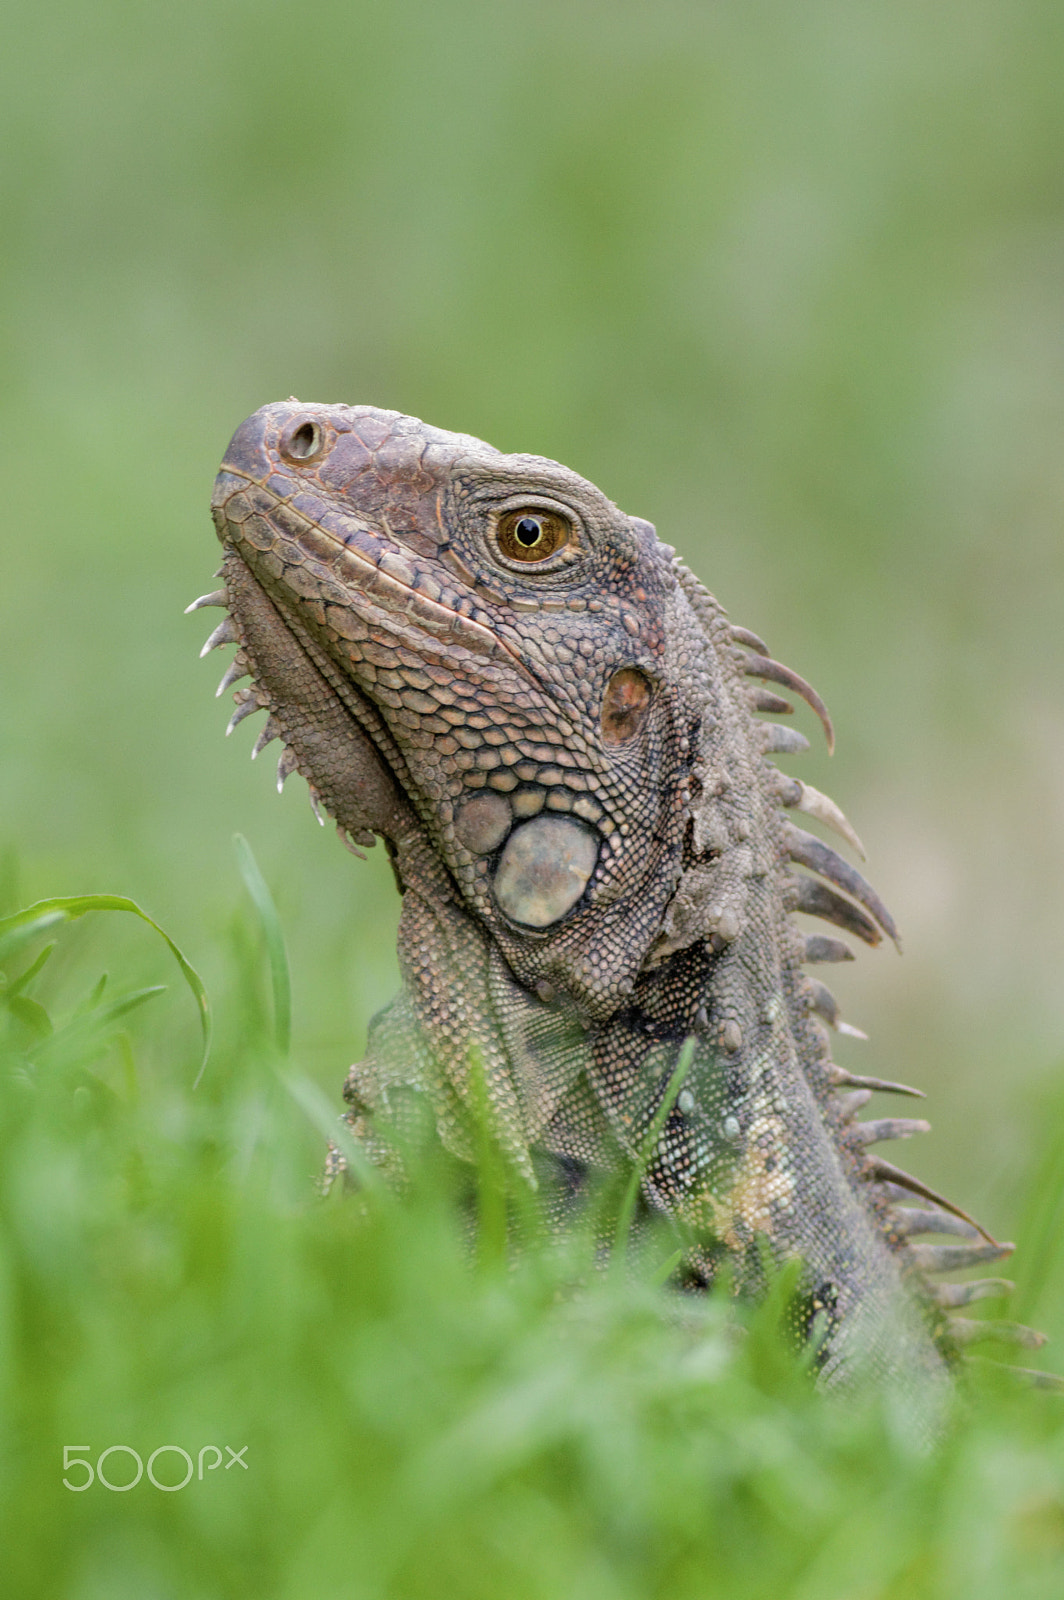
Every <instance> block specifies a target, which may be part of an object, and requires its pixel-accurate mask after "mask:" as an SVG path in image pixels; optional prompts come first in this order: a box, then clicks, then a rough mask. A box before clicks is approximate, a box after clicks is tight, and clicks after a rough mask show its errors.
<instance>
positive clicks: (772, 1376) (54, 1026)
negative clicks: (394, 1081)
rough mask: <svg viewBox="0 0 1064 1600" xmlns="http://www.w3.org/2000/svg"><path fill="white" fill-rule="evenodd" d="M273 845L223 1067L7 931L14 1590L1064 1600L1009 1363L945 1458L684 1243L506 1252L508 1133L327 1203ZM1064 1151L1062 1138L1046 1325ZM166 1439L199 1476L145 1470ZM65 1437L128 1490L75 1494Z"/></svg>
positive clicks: (1033, 1429)
mask: <svg viewBox="0 0 1064 1600" xmlns="http://www.w3.org/2000/svg"><path fill="white" fill-rule="evenodd" d="M241 859H242V869H243V871H244V875H245V882H246V883H247V885H248V888H249V890H250V892H251V899H252V904H253V906H254V907H255V922H254V924H253V925H251V926H250V927H249V926H248V925H246V924H245V925H244V926H243V928H242V929H238V930H237V933H236V934H235V935H234V951H235V953H236V954H237V956H238V958H239V959H238V967H239V970H238V972H237V978H236V981H235V982H234V985H233V993H232V994H230V995H228V996H223V997H221V1002H220V1004H219V1006H218V1011H219V1022H220V1024H221V1026H220V1028H219V1032H220V1035H221V1037H222V1040H223V1043H222V1044H221V1045H220V1046H219V1047H218V1048H217V1050H216V1052H215V1054H214V1056H213V1057H212V1059H211V1060H210V1062H209V1064H208V1067H207V1070H206V1072H205V1073H204V1075H203V1077H202V1080H201V1081H200V1084H199V1086H198V1088H196V1089H195V1090H193V1083H194V1081H195V1079H196V1075H197V1071H198V1068H199V1063H198V1061H197V1060H196V1059H195V1058H194V1057H190V1056H185V1055H184V1054H181V1055H174V1056H173V1058H172V1059H171V1058H168V1057H167V1054H166V1051H165V1040H161V1039H158V1038H156V1039H155V1040H154V1041H152V1042H153V1044H154V1052H155V1058H156V1059H157V1060H159V1061H161V1062H163V1063H164V1065H163V1066H162V1067H161V1068H156V1069H155V1070H153V1071H152V1072H150V1073H149V1072H147V1071H145V1070H144V1069H143V1068H142V1066H141V1065H140V1062H141V1058H142V1055H143V1054H145V1053H146V1051H145V1048H144V1047H145V1045H146V1043H147V1042H148V1041H149V1040H150V1037H151V1036H150V1030H151V1028H152V994H151V993H150V992H147V991H144V990H140V991H129V992H126V991H124V990H123V988H122V984H121V982H120V981H119V982H118V983H107V984H103V983H97V984H96V985H95V986H94V987H93V988H92V989H91V990H90V991H89V992H88V993H87V994H86V995H79V994H76V993H71V992H67V991H68V988H69V980H62V979H60V980H53V981H50V973H51V971H52V967H51V966H50V965H49V962H48V959H47V955H46V954H45V952H46V951H47V949H48V944H47V942H46V941H47V940H48V939H50V938H59V939H62V938H63V937H64V930H63V926H62V921H63V919H62V918H60V917H56V918H54V921H53V925H52V926H51V927H50V928H49V927H45V926H43V925H39V923H40V915H43V913H42V914H40V915H39V916H38V922H37V923H33V922H32V921H31V920H24V921H23V922H22V923H19V924H17V925H16V924H12V923H10V922H8V923H7V924H3V925H0V968H2V971H3V979H2V985H0V1054H2V1057H3V1071H2V1074H0V1113H2V1115H0V1145H2V1149H0V1216H2V1235H0V1390H2V1403H3V1421H2V1434H0V1474H2V1476H0V1506H2V1527H3V1530H4V1534H3V1538H2V1539H0V1563H2V1567H3V1569H6V1570H3V1571H2V1573H0V1589H2V1592H3V1594H4V1595H5V1596H11V1597H13V1600H15V1597H17V1600H22V1597H23V1596H27V1597H28V1596H38V1595H39V1596H51V1595H55V1596H62V1597H63V1600H105V1597H106V1600H124V1597H126V1596H129V1597H131V1600H133V1597H135V1600H155V1597H160V1600H161V1597H170V1596H174V1597H178V1596H179V1597H181V1600H185V1597H200V1596H202V1597H215V1596H226V1597H228V1596H248V1597H254V1600H271V1597H274V1596H277V1597H284V1600H289V1597H291V1600H311V1597H318V1596H323V1595H327V1594H335V1595H343V1596H351V1597H354V1600H361V1597H363V1596H364V1597H366V1600H376V1597H382V1600H383V1597H389V1600H421V1597H423V1596H424V1597H425V1600H428V1597H430V1596H431V1597H433V1600H436V1597H441V1596H447V1597H451V1596H454V1597H460V1600H464V1597H478V1600H479V1597H483V1600H500V1597H505V1600H525V1597H528V1600H540V1597H542V1600H563V1597H570V1596H571V1597H573V1600H577V1597H579V1600H630V1597H632V1600H634V1597H643V1596H661V1597H665V1596H668V1597H669V1600H687V1597H690V1600H704V1597H706V1596H717V1595H719V1596H726V1597H732V1596H734V1597H737V1600H738V1597H742V1600H754V1597H761V1596H766V1595H771V1596H773V1597H774V1600H782V1597H787V1600H791V1597H793V1600H880V1597H883V1600H887V1597H890V1600H924V1597H929V1600H930V1597H942V1600H954V1597H958V1596H962V1595H963V1596H964V1597H965V1600H983V1597H985V1600H1001V1597H1002V1596H1005V1595H1007V1596H1009V1600H1025V1597H1028V1596H1031V1597H1036V1596H1037V1597H1041V1596H1046V1597H1053V1600H1059V1596H1060V1594H1061V1592H1062V1590H1064V1399H1061V1398H1058V1397H1057V1396H1055V1395H1047V1394H1044V1393H1029V1392H1026V1391H1024V1390H1022V1389H1017V1388H1015V1387H1014V1386H1012V1385H1011V1384H1003V1383H1001V1382H1000V1381H995V1380H993V1379H991V1378H987V1377H984V1378H983V1379H982V1380H977V1381H976V1382H975V1383H974V1384H973V1385H971V1386H970V1387H969V1391H968V1392H967V1393H966V1394H965V1395H964V1396H963V1398H961V1399H959V1401H958V1404H957V1407H956V1415H955V1417H954V1420H953V1425H952V1428H951V1430H950V1432H949V1434H948V1436H947V1437H946V1438H945V1439H944V1441H943V1443H942V1445H941V1447H940V1448H939V1449H938V1450H937V1451H934V1452H928V1451H926V1450H924V1449H922V1448H921V1447H920V1446H919V1444H918V1443H917V1442H916V1440H915V1438H914V1433H913V1429H912V1427H911V1419H909V1418H908V1417H907V1416H906V1414H905V1412H904V1409H903V1408H902V1407H900V1406H899V1405H898V1404H897V1402H896V1401H890V1400H889V1399H887V1398H885V1397H883V1396H879V1395H877V1394H875V1393H867V1394H864V1395H861V1396H856V1397H855V1396H849V1397H847V1399H846V1400H845V1401H844V1402H842V1401H837V1400H836V1401H832V1400H827V1399H824V1398H823V1397H820V1396H818V1395H816V1394H815V1393H814V1392H813V1391H812V1388H811V1385H810V1382H809V1379H808V1376H807V1373H806V1371H805V1367H804V1364H803V1362H802V1361H801V1360H800V1359H796V1358H795V1356H794V1355H793V1354H792V1353H791V1352H790V1351H789V1350H788V1347H787V1344H786V1340H785V1338H784V1337H783V1335H782V1334H781V1333H780V1331H779V1329H780V1325H781V1320H782V1319H781V1310H782V1309H783V1308H782V1306H781V1305H780V1304H772V1303H770V1304H769V1305H767V1306H766V1307H764V1308H762V1309H761V1310H760V1311H759V1312H758V1313H756V1314H754V1315H749V1316H747V1317H746V1318H745V1320H744V1321H743V1322H742V1325H741V1329H740V1326H739V1324H738V1323H737V1322H736V1319H735V1313H734V1311H733V1310H732V1309H731V1308H729V1307H728V1306H727V1305H726V1304H725V1303H723V1302H722V1301H721V1300H720V1299H719V1298H715V1297H710V1298H706V1299H700V1298H694V1297H692V1298H689V1299H684V1300H683V1301H682V1304H681V1307H680V1309H678V1303H677V1300H676V1299H675V1297H673V1298H671V1299H670V1298H669V1297H668V1296H666V1294H665V1293H664V1292H663V1291H661V1290H660V1289H658V1288H656V1287H655V1286H654V1283H653V1281H652V1280H653V1278H654V1277H655V1276H660V1275H661V1266H662V1263H665V1262H667V1254H668V1249H669V1247H670V1246H669V1241H668V1240H667V1239H665V1240H662V1241H660V1243H661V1250H660V1251H659V1254H660V1256H661V1258H662V1262H661V1263H658V1266H657V1271H656V1272H655V1263H654V1260H652V1259H649V1258H648V1265H647V1270H646V1272H645V1273H644V1274H643V1275H642V1276H640V1274H639V1273H635V1274H633V1273H598V1272H595V1271H594V1270H592V1265H591V1262H592V1257H591V1250H590V1247H589V1246H587V1245H581V1244H580V1242H579V1241H577V1242H576V1243H574V1244H573V1245H572V1246H570V1247H568V1248H561V1247H559V1246H558V1245H557V1244H556V1243H554V1244H552V1243H549V1242H546V1241H545V1240H543V1239H540V1241H539V1242H538V1243H536V1242H535V1241H534V1240H533V1241H531V1242H530V1243H529V1244H528V1246H527V1247H526V1248H525V1249H524V1250H523V1251H522V1252H521V1253H520V1254H519V1255H518V1256H517V1257H516V1259H510V1258H509V1256H508V1254H507V1252H506V1250H505V1249H501V1250H500V1249H480V1250H479V1251H477V1250H472V1249H471V1248H470V1241H469V1224H468V1215H469V1204H468V1195H469V1192H472V1193H473V1194H474V1197H475V1196H476V1195H477V1193H478V1192H479V1201H478V1200H477V1199H476V1198H474V1201H473V1204H474V1205H477V1204H479V1206H480V1210H481V1215H482V1216H483V1217H490V1218H493V1219H494V1221H493V1222H492V1226H493V1227H495V1228H496V1230H497V1227H498V1219H499V1209H498V1203H497V1200H498V1196H497V1187H498V1183H499V1182H500V1181H501V1178H500V1175H499V1172H498V1170H497V1169H496V1168H493V1167H492V1164H491V1163H492V1157H491V1156H490V1154H489V1153H485V1154H484V1157H483V1161H482V1170H481V1171H480V1172H479V1174H478V1175H477V1177H476V1178H475V1179H474V1181H473V1182H472V1183H471V1184H470V1183H469V1182H467V1181H466V1178H465V1176H464V1175H463V1173H462V1172H461V1171H460V1170H459V1168H458V1166H457V1164H455V1163H453V1162H451V1161H450V1160H449V1159H447V1158H445V1157H444V1156H443V1155H442V1154H441V1153H440V1152H439V1151H434V1150H433V1147H432V1146H431V1144H430V1145H429V1146H428V1147H427V1149H426V1150H425V1151H424V1152H423V1153H422V1156H421V1157H420V1158H419V1159H418V1160H417V1161H415V1162H413V1163H412V1164H411V1175H410V1182H409V1185H408V1187H407V1188H406V1190H405V1191H404V1192H403V1193H402V1194H401V1195H397V1194H395V1193H393V1192H392V1191H390V1190H388V1189H387V1188H385V1187H383V1186H382V1185H380V1184H373V1185H371V1186H370V1187H369V1188H367V1189H365V1190H363V1191H362V1192H361V1193H360V1194H358V1195H350V1194H348V1195H346V1196H345V1195H342V1194H340V1193H339V1192H333V1193H332V1194H330V1195H329V1196H328V1197H327V1198H324V1199H323V1198H321V1196H320V1194H319V1193H318V1190H317V1188H316V1174H317V1172H318V1170H319V1168H320V1161H321V1150H322V1137H321V1130H320V1126H319V1124H320V1123H321V1122H322V1120H323V1118H324V1120H325V1123H326V1125H328V1124H329V1122H330V1119H331V1116H332V1108H331V1107H330V1108H327V1109H324V1110H323V1106H322V1102H321V1099H320V1096H319V1095H318V1094H317V1091H315V1090H314V1088H313V1086H312V1085H310V1084H308V1083H307V1082H306V1080H304V1079H303V1078H302V1077H301V1075H300V1074H299V1071H298V1066H297V1065H296V1064H293V1063H292V1062H290V1061H288V1060H287V1059H285V1057H284V1055H283V1052H282V1050H281V1049H280V1048H279V1040H280V1041H281V1042H283V1041H284V1039H285V1037H286V1035H287V1027H288V1021H287V1010H286V1007H287V973H286V969H285V964H284V954H283V940H281V937H280V930H279V928H278V926H277V924H276V919H275V917H274V914H273V912H272V906H271V903H270V900H269V895H268V891H266V890H265V885H263V884H262V881H261V879H260V878H259V877H258V876H257V869H255V868H254V863H253V862H252V861H251V860H250V854H249V853H248V854H247V855H244V856H242V858H241ZM56 904H57V905H58V904H61V903H59V902H57V903H56ZM63 904H73V902H63ZM5 927H6V929H7V935H8V936H7V938H6V942H4V940H5V935H4V929H5ZM27 928H29V929H30V932H28V933H27V932H26V929H27ZM256 928H257V929H258V930H259V931H258V934H257V935H256V933H255V929H256ZM20 930H21V931H20ZM12 933H18V934H19V937H15V938H12V937H10V935H11V934H12ZM95 937H96V939H97V940H98V945H99V948H100V950H101V951H103V950H104V949H105V948H106V946H107V940H108V931H107V923H106V922H105V921H100V922H99V924H98V927H97V930H96V934H95ZM145 937H146V938H147V937H148V934H147V933H145ZM256 938H258V941H259V942H258V944H257V943H256ZM256 966H257V969H258V970H255V969H256ZM263 969H267V970H268V972H269V975H270V987H272V994H273V1009H272V1010H271V1008H270V1005H269V1003H260V1002H259V1001H257V1000H256V999H255V998H254V997H255V996H256V995H257V994H259V993H260V992H261V991H260V987H259V977H260V974H261V971H262V970H263ZM187 975H188V974H187V973H186V976H187ZM193 977H194V975H193ZM194 987H195V985H194V984H193V988H194ZM241 997H243V998H241ZM342 1067H343V1063H341V1062H338V1063H337V1078H338V1079H339V1077H340V1074H341V1070H342ZM1061 1168H1062V1161H1061V1156H1060V1150H1059V1146H1058V1147H1057V1148H1054V1149H1050V1148H1048V1147H1047V1151H1046V1155H1045V1159H1044V1161H1043V1164H1042V1168H1041V1178H1040V1182H1041V1183H1042V1185H1043V1189H1044V1188H1045V1185H1046V1184H1047V1183H1049V1182H1052V1183H1055V1184H1056V1185H1057V1193H1056V1194H1055V1195H1050V1194H1048V1193H1044V1192H1043V1193H1042V1194H1040V1195H1038V1196H1036V1197H1035V1199H1036V1200H1037V1205H1035V1206H1033V1209H1032V1216H1033V1217H1035V1218H1040V1219H1041V1221H1040V1223H1039V1239H1038V1244H1039V1249H1038V1252H1037V1263H1036V1265H1032V1271H1033V1272H1035V1273H1036V1276H1037V1282H1034V1281H1033V1280H1032V1283H1031V1284H1030V1285H1029V1293H1028V1294H1027V1297H1026V1301H1025V1311H1026V1313H1027V1314H1028V1315H1031V1316H1034V1317H1036V1318H1037V1316H1038V1303H1037V1301H1038V1292H1039V1290H1040V1289H1041V1288H1042V1287H1044V1286H1045V1285H1047V1284H1052V1283H1059V1279H1060V1273H1061V1249H1060V1243H1059V1240H1058V1239H1057V1237H1055V1235H1054V1229H1053V1222H1054V1219H1055V1218H1056V1217H1057V1216H1058V1215H1059V1214H1060V1204H1061V1193H1062V1192H1064V1175H1062V1172H1061ZM493 1195H494V1198H493ZM525 1231H526V1232H529V1231H531V1232H534V1228H526V1229H525ZM650 1257H653V1250H651V1252H650ZM1018 1259H1019V1265H1020V1267H1021V1269H1022V1265H1023V1257H1022V1253H1021V1256H1020V1257H1019V1258H1018ZM1043 1300H1044V1301H1045V1302H1046V1303H1048V1301H1049V1300H1052V1304H1053V1305H1054V1306H1058V1305H1059V1295H1057V1296H1056V1297H1055V1298H1053V1297H1043ZM1053 1331H1057V1332H1058V1333H1059V1332H1060V1331H1061V1330H1060V1329H1059V1328H1058V1329H1056V1330H1053ZM116 1445H117V1446H125V1447H129V1448H128V1449H119V1450H118V1451H112V1453H111V1454H110V1455H109V1456H108V1457H106V1458H105V1460H104V1461H103V1463H102V1464H101V1463H100V1456H101V1454H102V1453H103V1452H104V1451H106V1450H108V1449H109V1448H110V1447H112V1446H116ZM161 1446H177V1447H180V1451H184V1452H187V1455H188V1459H189V1461H190V1462H191V1463H192V1466H193V1469H194V1470H193V1472H192V1477H191V1481H189V1482H188V1484H187V1485H186V1486H185V1487H183V1488H180V1489H168V1488H167V1487H161V1488H160V1487H157V1486H156V1485H155V1484H153V1483H151V1482H150V1481H149V1478H148V1475H147V1472H145V1474H144V1475H143V1476H142V1477H141V1478H140V1480H139V1481H138V1482H136V1484H135V1485H134V1486H133V1487H131V1488H129V1489H128V1490H123V1489H122V1488H121V1487H119V1486H121V1485H123V1484H126V1483H128V1482H130V1481H131V1480H132V1479H133V1478H134V1476H135V1475H136V1457H135V1456H134V1455H133V1454H132V1452H136V1453H137V1456H139V1459H140V1460H141V1461H142V1462H143V1463H147V1462H148V1461H149V1459H150V1458H151V1457H152V1455H153V1452H155V1451H157V1450H158V1449H159V1448H160V1447H161ZM64 1447H75V1448H74V1449H73V1450H72V1451H68V1459H72V1460H73V1458H80V1459H81V1460H88V1461H89V1463H90V1465H91V1467H92V1470H93V1472H94V1473H95V1471H96V1468H97V1466H98V1465H102V1472H103V1474H104V1476H105V1478H106V1480H107V1481H108V1482H109V1483H111V1484H114V1485H115V1486H116V1487H114V1488H108V1487H105V1486H103V1485H102V1484H101V1483H100V1482H99V1480H98V1479H97V1480H96V1481H94V1482H92V1484H91V1486H90V1487H88V1488H86V1489H85V1490H84V1491H79V1490H78V1489H76V1488H67V1487H65V1486H64V1482H63V1479H64V1477H66V1478H67V1479H68V1481H69V1482H71V1483H73V1484H79V1483H82V1482H85V1481H86V1480H87V1477H88V1469H87V1468H85V1467H84V1466H80V1465H78V1464H77V1462H76V1461H75V1462H74V1464H72V1465H70V1466H69V1467H68V1468H67V1469H66V1470H64V1464H63V1462H64ZM244 1447H246V1451H245V1450H244ZM241 1451H244V1453H243V1455H240V1452H241ZM201 1453H202V1454H201ZM230 1454H231V1455H232V1457H233V1459H230ZM216 1457H217V1458H218V1459H217V1460H216V1459H215V1458H216ZM184 1462H185V1457H184V1456H182V1455H181V1454H180V1452H179V1450H170V1451H167V1452H164V1453H163V1454H161V1455H159V1456H156V1458H155V1463H154V1467H153V1469H152V1470H153V1473H154V1476H155V1478H156V1480H157V1483H159V1484H162V1485H174V1484H176V1483H178V1482H180V1481H181V1480H182V1478H183V1477H184V1476H185V1472H186V1468H185V1465H184ZM201 1471H202V1477H201V1476H199V1473H200V1472H201Z"/></svg>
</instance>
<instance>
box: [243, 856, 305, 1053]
mask: <svg viewBox="0 0 1064 1600" xmlns="http://www.w3.org/2000/svg"><path fill="white" fill-rule="evenodd" d="M233 847H234V849H235V850H236V860H237V866H238V867H239V868H240V876H241V877H242V878H243V880H244V885H245V887H246V889H247V892H248V894H249V895H250V896H251V903H252V905H253V906H254V907H255V910H256V912H257V913H258V918H259V925H260V927H261V928H262V934H263V938H264V939H265V941H266V959H267V960H268V962H269V964H270V983H271V986H272V988H273V1031H274V1042H275V1044H276V1046H277V1049H278V1051H279V1052H280V1054H281V1055H282V1056H286V1055H287V1054H288V1052H289V1048H290V1046H291V1043H292V980H291V977H290V975H289V970H288V951H287V950H286V949H285V942H284V933H283V932H282V930H281V919H280V917H279V916H278V915H277V907H276V905H275V904H274V900H273V896H272V894H271V893H270V891H269V888H268V886H267V883H266V879H265V878H264V877H263V876H262V873H261V872H260V871H259V864H258V862H257V861H256V860H255V857H254V855H253V854H252V852H251V846H250V845H249V844H248V842H247V840H246V839H245V838H244V835H243V834H242V833H234V835H233Z"/></svg>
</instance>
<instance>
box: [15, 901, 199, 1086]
mask: <svg viewBox="0 0 1064 1600" xmlns="http://www.w3.org/2000/svg"><path fill="white" fill-rule="evenodd" d="M90 911H125V912H127V913H128V914H129V915H130V916H134V917H139V918H140V920H141V921H142V922H146V923H147V924H148V926H149V928H154V929H155V931H156V933H157V934H158V935H159V937H160V939H162V940H163V942H164V943H165V944H166V946H167V948H168V949H169V951H170V954H171V955H172V956H173V958H174V960H175V961H176V962H177V964H178V966H179V967H180V968H181V975H182V977H183V978H184V980H185V982H186V983H187V984H188V986H189V988H190V990H191V991H192V997H193V999H194V1000H195V1002H196V1005H197V1007H198V1008H199V1014H200V1033H201V1036H202V1039H203V1055H202V1058H201V1060H200V1066H199V1071H198V1072H197V1074H196V1077H195V1081H194V1083H193V1088H195V1087H196V1085H197V1084H198V1083H199V1081H200V1079H201V1078H202V1077H203V1072H204V1068H205V1067H206V1065H207V1058H208V1056H209V1055H210V1053H211V1031H212V1020H211V1003H210V1000H209V999H208V997H207V991H206V989H205V988H204V985H203V979H202V978H201V977H200V975H199V973H198V972H197V971H196V969H195V967H194V966H193V965H192V963H191V962H190V961H189V960H188V959H187V957H186V956H185V955H184V954H183V952H182V951H181V950H180V949H179V947H178V946H177V945H176V944H175V943H174V941H173V939H171V937H170V935H169V934H168V933H167V932H166V929H165V928H161V927H160V926H159V924H158V923H157V922H156V921H155V919H154V917H149V915H148V913H147V912H146V911H144V910H142V909H141V907H140V906H138V905H137V902H136V901H135V900H130V899H129V898H128V897H127V896H126V895H124V894H75V895H61V896H59V897H57V898H55V899H52V900H38V901H37V902H36V903H35V904H34V905H32V906H27V907H26V908H25V910H23V911H16V912H15V914H14V916H10V917H4V918H2V919H0V956H6V955H8V954H10V953H11V952H12V951H13V950H15V949H17V948H19V947H20V946H21V945H22V944H25V943H27V942H28V941H29V940H30V939H32V938H33V937H34V936H35V935H36V934H39V933H43V932H44V931H45V929H46V928H51V927H53V926H54V925H55V924H56V923H59V922H74V921H76V920H77V918H78V917H83V916H85V915H86V914H87V913H88V912H90Z"/></svg>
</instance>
